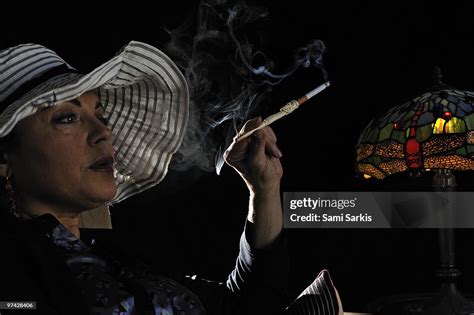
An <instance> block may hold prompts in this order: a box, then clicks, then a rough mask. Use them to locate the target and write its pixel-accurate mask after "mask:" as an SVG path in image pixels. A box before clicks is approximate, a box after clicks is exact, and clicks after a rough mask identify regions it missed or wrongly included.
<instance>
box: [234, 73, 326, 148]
mask: <svg viewBox="0 0 474 315" xmlns="http://www.w3.org/2000/svg"><path fill="white" fill-rule="evenodd" d="M330 84H331V83H330V82H329V81H327V82H324V83H323V84H321V85H320V86H318V87H317V88H315V89H314V90H311V91H309V92H308V93H306V94H305V95H304V96H302V97H300V98H298V99H297V100H292V101H290V102H288V103H287V104H286V105H285V106H283V107H282V108H280V111H279V112H277V113H275V114H273V115H270V116H268V117H267V118H265V119H264V120H263V121H262V123H261V124H260V125H259V126H258V127H257V128H255V129H252V130H250V131H247V132H246V133H244V134H242V135H241V136H240V137H239V138H237V141H240V140H242V139H245V138H247V137H248V136H250V135H251V134H253V133H254V132H255V131H257V130H260V129H263V128H265V127H267V126H269V125H270V124H271V123H273V122H275V121H277V120H278V119H281V118H282V117H284V116H286V115H288V114H291V113H292V112H293V111H294V110H295V109H297V108H298V107H299V106H300V105H301V104H303V103H304V102H306V101H307V100H309V99H310V98H312V97H314V96H315V95H317V94H319V93H321V92H322V91H324V90H325V89H326V88H327V87H328V86H329V85H330Z"/></svg>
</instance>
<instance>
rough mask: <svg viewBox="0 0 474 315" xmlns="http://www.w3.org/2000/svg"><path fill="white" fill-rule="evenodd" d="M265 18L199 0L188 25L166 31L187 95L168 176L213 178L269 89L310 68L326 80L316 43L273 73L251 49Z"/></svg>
mask: <svg viewBox="0 0 474 315" xmlns="http://www.w3.org/2000/svg"><path fill="white" fill-rule="evenodd" d="M268 18H269V13H268V10H267V9H265V8H263V7H255V6H248V5H246V4H245V3H244V2H242V1H239V2H235V1H226V0H203V1H201V2H200V5H199V9H198V14H197V17H196V18H195V20H194V21H192V20H188V21H187V22H185V23H184V24H183V25H182V26H180V27H178V28H176V29H173V30H167V32H168V34H169V36H170V41H169V42H168V43H167V45H166V47H165V48H164V49H165V51H166V52H167V53H168V54H169V55H170V56H171V58H172V59H173V60H174V61H175V62H176V63H177V64H178V66H180V67H181V68H182V70H183V72H184V73H185V76H186V79H187V81H188V85H189V89H190V95H191V106H190V107H191V110H190V120H189V123H188V129H187V133H186V135H185V139H184V141H183V144H182V145H181V147H180V149H179V151H178V152H177V153H176V154H175V156H174V158H173V161H172V163H171V166H170V168H171V170H175V171H184V170H188V169H190V168H194V167H198V168H200V169H202V170H204V171H213V170H216V172H217V174H219V173H220V170H221V168H222V166H223V164H224V161H223V157H222V155H223V152H224V150H225V148H227V147H228V145H229V144H230V143H231V142H232V138H233V137H234V136H235V134H236V133H237V131H238V130H239V129H240V127H241V126H242V125H243V123H244V122H245V121H246V120H247V119H249V118H252V117H254V116H256V114H258V113H259V112H261V111H262V109H263V106H265V104H264V99H265V97H266V96H267V94H268V93H269V92H270V91H271V89H272V87H273V86H275V85H277V84H279V83H280V82H282V80H284V79H285V78H287V77H288V76H290V75H291V74H293V73H294V72H295V71H297V70H298V69H300V68H309V67H316V68H318V69H321V70H322V71H323V74H324V77H325V78H326V77H327V74H326V72H325V70H324V67H323V59H322V56H323V53H324V52H325V50H326V48H325V45H324V43H323V42H322V41H320V40H311V41H310V42H309V43H308V44H307V45H306V46H304V47H301V48H299V49H298V50H297V51H296V52H295V54H294V57H293V61H292V63H291V66H289V67H287V68H286V69H285V71H282V72H281V73H276V71H275V70H274V69H275V68H276V67H275V64H274V62H273V61H272V59H270V58H269V57H268V56H267V54H265V53H264V52H263V51H262V50H258V49H257V48H256V46H257V44H259V42H260V41H262V40H261V39H262V38H264V37H265V36H266V34H265V33H263V32H259V31H258V27H259V26H261V23H263V22H264V21H266V20H267V19H268ZM255 34H256V35H257V36H255ZM251 35H253V36H254V37H258V36H260V38H254V39H250V36H251Z"/></svg>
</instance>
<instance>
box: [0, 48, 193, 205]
mask: <svg viewBox="0 0 474 315" xmlns="http://www.w3.org/2000/svg"><path fill="white" fill-rule="evenodd" d="M90 90H96V91H98V94H99V97H100V99H101V102H102V104H103V106H104V110H105V117H107V118H108V121H109V123H110V128H111V130H112V135H113V146H114V151H115V160H116V164H115V175H116V182H117V186H118V190H117V194H116V195H115V197H114V198H113V199H112V200H111V201H110V204H113V203H117V202H119V201H122V200H124V199H126V198H128V197H130V196H133V195H135V194H137V193H140V192H142V191H144V190H146V189H148V188H150V187H152V186H154V185H156V184H158V183H159V182H160V181H161V180H162V179H163V178H164V176H165V175H166V173H167V171H168V166H169V163H170V161H171V158H172V156H173V154H174V153H175V152H176V151H177V150H178V148H179V146H180V144H181V142H182V140H183V137H184V133H185V129H186V124H187V120H188V115H189V92H188V87H187V83H186V80H185V78H184V76H183V74H182V73H181V72H180V70H179V69H178V67H177V66H176V65H175V64H174V63H173V61H171V59H169V58H168V56H166V55H165V54H164V53H163V52H161V51H160V50H158V49H157V48H155V47H153V46H150V45H147V44H144V43H140V42H135V41H133V42H130V44H128V45H127V46H126V47H124V48H123V49H122V50H121V51H120V53H119V54H118V55H116V56H115V57H114V58H112V59H111V60H109V61H108V62H106V63H104V64H102V65H101V66H99V67H97V68H96V69H94V70H93V71H91V72H90V73H88V74H86V75H81V74H77V73H67V74H62V75H59V76H56V77H54V78H51V79H50V80H48V81H46V82H44V83H43V84H41V85H39V86H37V87H36V88H34V89H32V90H30V91H29V92H28V93H26V94H25V95H23V96H22V97H21V98H19V99H18V100H16V101H15V102H14V103H12V104H10V105H9V106H8V107H7V108H6V109H5V111H4V112H3V113H2V115H1V116H0V126H1V127H0V137H4V136H6V135H7V134H8V133H10V131H11V130H12V129H13V128H14V126H15V125H16V124H17V123H18V122H19V121H20V120H21V119H23V118H25V117H28V116H30V115H32V114H34V113H35V112H36V111H37V110H38V108H41V107H47V106H55V105H57V104H60V103H62V102H65V101H68V100H71V99H74V98H77V97H79V96H80V95H82V94H83V93H85V92H87V91H90Z"/></svg>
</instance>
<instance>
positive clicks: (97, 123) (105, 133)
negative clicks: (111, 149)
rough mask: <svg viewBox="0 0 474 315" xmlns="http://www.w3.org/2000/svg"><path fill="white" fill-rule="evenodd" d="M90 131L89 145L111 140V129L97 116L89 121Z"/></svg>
mask: <svg viewBox="0 0 474 315" xmlns="http://www.w3.org/2000/svg"><path fill="white" fill-rule="evenodd" d="M89 125H90V132H89V137H88V142H89V144H90V145H97V144H99V143H101V142H111V140H112V131H111V130H110V129H109V127H107V126H106V125H105V124H104V122H103V121H101V120H100V119H98V118H94V119H91V121H90V122H89Z"/></svg>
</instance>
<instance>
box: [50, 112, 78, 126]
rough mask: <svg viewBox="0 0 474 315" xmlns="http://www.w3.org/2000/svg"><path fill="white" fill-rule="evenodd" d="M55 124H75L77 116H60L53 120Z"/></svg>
mask: <svg viewBox="0 0 474 315" xmlns="http://www.w3.org/2000/svg"><path fill="white" fill-rule="evenodd" d="M55 122H56V123H59V124H71V123H75V122H77V115H76V114H67V115H61V116H59V117H58V118H56V119H55Z"/></svg>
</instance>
